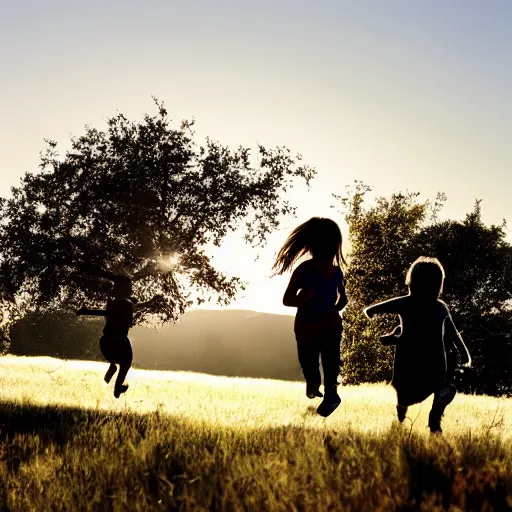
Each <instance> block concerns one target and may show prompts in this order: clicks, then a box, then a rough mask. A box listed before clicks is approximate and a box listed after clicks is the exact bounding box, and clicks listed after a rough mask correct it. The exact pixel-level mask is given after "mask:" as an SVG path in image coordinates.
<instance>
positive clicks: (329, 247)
mask: <svg viewBox="0 0 512 512" xmlns="http://www.w3.org/2000/svg"><path fill="white" fill-rule="evenodd" d="M305 255H309V256H311V258H310V259H308V260H306V261H304V262H302V263H301V264H300V265H299V266H298V267H297V268H296V269H295V270H294V272H293V274H292V276H291V279H290V283H289V284H288V287H287V289H286V292H285V294H284V298H283V304H284V305H285V306H289V307H296V308H297V314H296V316H295V325H294V331H295V338H296V340H297V350H298V356H299V362H300V365H301V367H302V371H303V373H304V378H305V379H306V395H307V397H308V398H311V399H313V398H315V397H322V396H323V395H322V393H321V392H320V384H321V375H320V367H319V366H320V364H319V361H320V357H321V361H322V368H323V374H324V392H325V396H324V399H323V401H322V403H321V404H320V406H319V407H318V409H317V412H318V414H320V415H322V416H324V417H326V416H329V414H331V413H332V412H333V411H334V410H335V409H336V408H337V407H338V405H339V404H340V403H341V399H340V397H339V395H338V391H337V386H338V385H339V383H340V382H339V380H338V379H339V376H340V370H341V356H340V351H341V335H342V330H343V327H342V321H341V317H340V311H341V310H342V309H343V308H344V307H345V306H346V305H347V303H348V300H347V296H346V293H345V279H344V277H343V272H342V270H341V268H340V265H341V264H342V263H345V261H344V259H343V255H342V236H341V231H340V228H339V227H338V225H337V224H336V223H335V222H334V221H332V220H330V219H325V218H319V217H313V218H312V219H310V220H308V221H307V222H305V223H303V224H301V225H300V226H298V227H297V228H296V229H295V230H294V231H293V232H292V233H291V234H290V236H289V237H288V239H287V240H286V242H285V243H284V245H283V247H282V248H281V249H280V251H279V253H278V254H277V258H276V261H275V263H274V266H273V268H274V269H275V270H276V273H277V274H283V273H284V272H286V271H287V270H289V269H290V268H292V266H293V265H294V264H295V263H296V261H297V260H298V259H299V258H300V257H301V256H305Z"/></svg>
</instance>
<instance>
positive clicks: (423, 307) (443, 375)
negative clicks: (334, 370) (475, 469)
mask: <svg viewBox="0 0 512 512" xmlns="http://www.w3.org/2000/svg"><path fill="white" fill-rule="evenodd" d="M443 282H444V270H443V267H442V266H441V264H440V262H439V261H438V260H437V259H435V258H425V257H421V258H418V259H417V260H416V261H415V262H414V263H413V264H412V265H411V267H410V269H409V271H408V273H407V279H406V284H407V285H408V287H409V294H408V295H405V296H402V297H396V298H394V299H390V300H387V301H384V302H380V303H379V304H375V305H373V306H370V307H368V308H366V309H365V313H366V314H367V315H368V317H369V318H372V317H373V316H374V315H376V314H381V313H394V314H397V315H399V316H400V326H398V327H397V328H395V330H394V331H393V332H392V333H391V334H387V335H385V336H382V337H381V342H382V343H383V344H384V345H396V351H395V362H394V369H393V380H392V385H393V387H394V388H395V390H396V393H397V402H398V405H397V414H398V419H399V421H400V422H402V421H403V420H404V419H405V415H406V413H407V407H408V406H410V405H413V404H416V403H420V402H422V401H423V400H425V399H426V398H427V397H428V396H430V395H431V394H432V393H434V403H433V404H432V410H431V411H430V415H429V420H428V425H429V427H430V430H431V432H442V430H441V419H442V416H443V414H444V411H445V408H446V406H447V405H448V404H449V403H450V402H451V401H452V400H453V399H454V397H455V394H456V392H457V389H456V387H455V385H454V384H453V382H452V381H451V380H452V378H453V373H454V370H455V368H454V366H456V363H454V362H453V358H451V359H450V365H449V367H448V366H447V351H446V346H445V332H446V333H447V334H450V335H451V338H452V340H453V345H454V348H455V349H456V350H457V352H458V360H459V361H461V362H462V363H463V364H465V365H467V366H469V365H470V364H471V357H470V355H469V352H468V349H467V348H466V345H465V344H464V342H463V340H462V338H461V336H460V334H459V332H458V331H457V329H456V327H455V325H454V323H453V320H452V317H451V314H450V311H449V309H448V306H447V305H446V304H445V303H444V302H443V301H442V300H440V299H439V297H440V295H441V293H442V289H443Z"/></svg>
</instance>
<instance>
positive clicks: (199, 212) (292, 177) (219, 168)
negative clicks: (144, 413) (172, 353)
mask: <svg viewBox="0 0 512 512" xmlns="http://www.w3.org/2000/svg"><path fill="white" fill-rule="evenodd" d="M155 103H156V105H157V108H158V113H157V114H156V115H153V116H150V115H145V116H144V118H143V121H142V122H132V121H129V120H128V119H127V118H126V117H125V116H123V115H122V114H118V115H116V116H115V117H112V118H110V119H109V120H108V129H107V130H106V131H100V130H97V129H94V128H87V129H86V132H85V134H84V135H83V136H81V137H77V138H73V139H72V140H71V150H70V151H68V152H67V153H66V155H65V156H64V158H59V154H58V151H57V144H56V142H53V141H48V148H47V150H46V151H45V152H44V153H43V154H42V156H41V165H40V168H41V169H40V171H39V172H38V173H36V174H26V175H25V177H24V178H23V179H22V181H21V184H20V186H18V187H15V188H13V189H12V197H11V198H9V199H2V200H1V201H0V218H1V222H0V259H1V273H0V306H1V307H2V309H3V310H4V312H5V311H6V312H7V318H8V319H9V320H10V321H13V320H16V319H19V318H22V317H24V316H25V315H26V314H27V313H28V312H37V313H45V312H51V311H54V310H56V309H61V308H76V307H77V306H79V305H80V304H82V302H83V301H87V302H89V303H98V302H102V301H104V300H105V298H106V293H107V292H108V290H109V288H108V287H109V283H108V282H106V281H105V282H100V281H99V280H98V279H97V278H94V277H91V275H92V274H98V269H102V270H106V271H109V272H114V273H120V274H126V275H129V276H131V277H132V279H133V281H134V287H135V293H136V295H137V296H138V298H139V299H141V300H143V301H144V302H147V304H146V306H145V307H144V308H142V309H140V310H139V312H138V314H137V317H136V321H137V322H139V323H140V322H143V321H144V320H146V319H147V318H148V315H152V316H153V317H155V318H156V319H157V320H159V321H160V322H169V321H175V320H176V319H177V318H178V317H179V316H180V315H181V314H182V313H183V312H184V311H185V309H186V307H187V306H188V305H190V294H189V292H188V291H187V290H190V289H193V290H196V291H198V293H199V297H198V299H197V300H198V301H202V300H204V297H205V295H210V294H214V295H215V296H216V297H217V299H218V301H219V303H228V302H229V301H230V300H231V299H232V298H233V297H234V295H235V293H236V291H237V290H239V289H240V288H241V287H242V286H243V283H242V282H241V281H240V279H239V278H237V277H228V276H226V275H224V274H223V273H221V272H219V271H218V270H216V269H215V268H214V266H213V265H212V263H211V260H210V258H209V256H208V255H207V254H206V252H205V247H206V246H208V245H209V244H214V245H215V246H219V245H221V243H222V240H223V238H224V237H225V236H226V234H228V233H229V232H232V231H233V230H235V229H238V228H239V227H241V224H242V225H243V223H242V221H245V228H246V231H245V237H246V239H247V241H248V242H249V243H252V244H259V243H263V242H264V241H265V238H266V235H267V234H268V233H269V232H270V231H271V230H273V229H274V228H276V227H277V226H278V225H279V219H280V217H281V216H283V215H287V214H290V213H293V212H294V207H293V206H292V205H291V204H290V203H289V202H288V201H287V200H286V198H285V197H284V195H283V193H284V192H286V191H287V190H288V189H289V188H290V187H291V186H293V184H294V183H295V181H296V180H297V179H302V180H304V181H305V182H306V183H308V184H309V181H310V180H311V179H312V177H313V176H314V174H315V171H314V170H313V169H311V168H310V167H308V166H305V165H301V163H300V160H301V158H300V156H297V157H292V156H291V154H290V152H289V150H288V149H286V148H284V147H277V148H275V149H266V148H264V147H263V146H259V147H258V155H259V162H258V163H259V165H258V166H256V167H254V166H253V165H251V158H250V151H249V149H247V148H242V147H240V148H238V149H236V150H231V149H229V148H228V147H225V146H222V145H220V144H219V143H218V142H214V141H212V140H211V139H207V141H206V144H205V146H201V147H197V146H196V144H195V143H194V142H193V131H192V126H193V123H192V122H189V121H183V122H182V123H181V126H179V127H178V128H172V127H171V126H170V121H169V119H168V114H167V111H166V110H165V108H164V106H163V104H161V103H159V102H158V101H157V100H155ZM89 274H91V275H89Z"/></svg>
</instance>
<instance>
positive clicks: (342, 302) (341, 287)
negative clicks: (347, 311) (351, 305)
mask: <svg viewBox="0 0 512 512" xmlns="http://www.w3.org/2000/svg"><path fill="white" fill-rule="evenodd" d="M340 273H341V277H340V282H339V283H338V293H339V294H340V297H339V299H338V302H337V303H336V309H337V310H338V311H341V310H342V309H344V308H345V306H346V305H347V304H348V297H347V292H346V290H345V277H344V276H343V272H340Z"/></svg>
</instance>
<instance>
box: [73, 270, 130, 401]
mask: <svg viewBox="0 0 512 512" xmlns="http://www.w3.org/2000/svg"><path fill="white" fill-rule="evenodd" d="M109 279H111V280H113V281H114V291H113V294H114V300H112V299H109V300H108V301H107V307H106V309H104V310H103V309H86V308H81V309H79V310H78V311H77V315H95V316H104V317H105V318H106V323H105V328H104V329H103V336H102V337H101V338H100V349H101V353H102V354H103V356H104V357H105V359H106V360H107V361H108V362H109V363H110V366H109V368H108V370H107V373H105V382H106V383H107V384H108V383H109V382H110V381H111V380H112V377H113V376H114V375H115V373H116V371H117V367H116V365H119V373H118V374H117V379H116V383H115V386H114V396H115V397H116V398H119V396H120V395H121V393H124V392H126V390H127V389H128V385H127V384H124V379H125V378H126V375H127V373H128V370H129V369H130V367H131V365H132V360H133V352H132V346H131V343H130V340H129V338H128V331H129V329H130V327H131V326H132V322H133V303H134V299H133V298H132V297H131V294H132V283H131V280H130V278H128V277H120V276H112V277H109Z"/></svg>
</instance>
